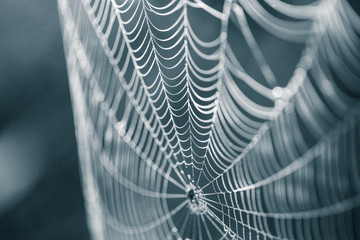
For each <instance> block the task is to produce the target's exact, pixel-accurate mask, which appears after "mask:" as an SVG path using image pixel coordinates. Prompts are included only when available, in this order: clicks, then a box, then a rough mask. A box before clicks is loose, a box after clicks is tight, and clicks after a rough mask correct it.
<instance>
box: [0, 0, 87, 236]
mask: <svg viewBox="0 0 360 240" xmlns="http://www.w3.org/2000/svg"><path fill="white" fill-rule="evenodd" d="M0 33H1V34H0V239H2V240H7V239H27V240H31V239H36V240H39V239H89V235H88V231H87V227H86V219H85V210H84V206H83V196H82V190H81V183H80V176H79V166H78V155H77V149H76V141H75V135H74V125H73V116H72V109H71V102H70V95H69V88H68V80H67V72H66V65H65V59H64V53H63V47H62V37H61V30H60V25H59V19H58V12H57V3H56V0H51V1H49V0H34V1H28V0H15V1H14V0H1V1H0Z"/></svg>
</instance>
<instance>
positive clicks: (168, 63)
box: [58, 0, 360, 239]
mask: <svg viewBox="0 0 360 240" xmlns="http://www.w3.org/2000/svg"><path fill="white" fill-rule="evenodd" d="M58 3H59V11H60V15H61V19H62V27H63V32H64V34H63V35H64V42H65V53H66V58H67V64H68V71H69V78H70V87H71V92H72V100H73V107H74V115H75V122H76V129H77V139H78V145H79V153H80V159H81V168H82V176H83V186H84V192H85V199H86V204H87V210H88V214H89V217H88V220H89V226H90V229H91V231H92V234H93V237H94V238H95V239H356V238H359V237H360V232H359V228H358V226H359V224H360V222H359V205H360V162H359V159H360V148H359V147H358V146H359V144H360V116H359V113H360V106H359V97H360V72H359V64H360V39H359V34H360V28H359V26H360V25H359V23H360V18H359V16H358V15H357V13H356V11H355V10H354V8H356V6H351V4H350V3H348V2H347V1H345V0H319V1H314V2H312V1H306V3H304V1H299V2H298V3H297V2H296V1H280V0H264V1H257V0H253V1H248V0H237V1H232V0H224V1H215V0H214V1H210V0H207V1H205V0H204V1H201V0H180V1H178V0H169V1H160V0H158V1H155V0H129V1H124V0H58Z"/></svg>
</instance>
